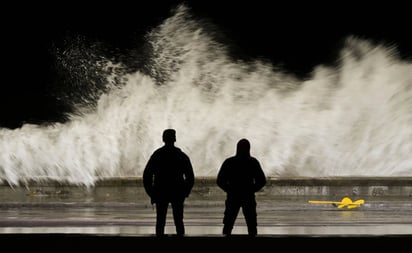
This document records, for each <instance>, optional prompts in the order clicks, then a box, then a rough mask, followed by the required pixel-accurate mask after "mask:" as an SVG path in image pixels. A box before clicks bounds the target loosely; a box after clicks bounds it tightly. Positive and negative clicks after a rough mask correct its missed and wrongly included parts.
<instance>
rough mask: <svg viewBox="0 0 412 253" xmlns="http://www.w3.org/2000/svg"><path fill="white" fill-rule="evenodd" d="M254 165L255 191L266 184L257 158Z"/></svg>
mask: <svg viewBox="0 0 412 253" xmlns="http://www.w3.org/2000/svg"><path fill="white" fill-rule="evenodd" d="M255 166H256V167H255V192H257V191H260V190H261V189H262V188H263V186H265V185H266V175H265V173H264V172H263V169H262V167H261V166H260V163H259V161H258V160H256V164H255Z"/></svg>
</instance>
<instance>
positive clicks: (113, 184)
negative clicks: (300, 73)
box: [0, 177, 412, 205]
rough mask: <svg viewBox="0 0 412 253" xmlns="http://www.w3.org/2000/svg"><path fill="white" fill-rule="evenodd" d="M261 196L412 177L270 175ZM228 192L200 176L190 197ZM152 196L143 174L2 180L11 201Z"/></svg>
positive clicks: (386, 185)
mask: <svg viewBox="0 0 412 253" xmlns="http://www.w3.org/2000/svg"><path fill="white" fill-rule="evenodd" d="M257 195H258V197H259V198H261V199H272V198H288V197H302V196H319V197H334V196H336V197H339V196H359V197H365V196H373V197H412V178H409V177H407V178H349V177H347V178H345V177H339V178H338V177H334V178H268V183H267V185H266V186H265V187H264V188H263V189H262V191H260V192H258V193H257ZM224 198H225V194H224V192H223V191H222V190H221V189H219V188H218V187H217V186H216V179H215V178H196V182H195V186H194V188H193V191H192V194H191V196H190V199H191V200H192V201H193V202H196V201H210V202H211V203H212V202H213V201H217V202H221V201H222V200H223V199H224ZM142 200H143V202H147V203H149V199H148V197H147V195H146V193H145V191H144V189H143V184H142V180H141V178H110V179H105V180H100V181H97V182H96V183H95V185H94V186H92V187H86V186H82V185H73V184H70V183H65V182H59V181H53V180H41V181H27V182H25V183H22V184H20V185H19V186H12V185H9V184H7V183H4V182H3V183H2V184H0V202H1V203H2V205H7V203H17V202H18V203H31V204H34V203H43V202H47V203H50V202H54V201H55V202H65V203H71V202H73V203H85V204H87V203H102V204H104V203H109V202H110V203H112V202H116V203H134V202H139V203H140V202H142Z"/></svg>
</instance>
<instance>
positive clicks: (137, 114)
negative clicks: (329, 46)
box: [0, 6, 412, 185]
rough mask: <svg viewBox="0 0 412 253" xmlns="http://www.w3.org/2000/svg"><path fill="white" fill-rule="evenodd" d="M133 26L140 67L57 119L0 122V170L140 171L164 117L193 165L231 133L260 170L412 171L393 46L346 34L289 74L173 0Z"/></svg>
mask: <svg viewBox="0 0 412 253" xmlns="http://www.w3.org/2000/svg"><path fill="white" fill-rule="evenodd" d="M145 38H146V40H147V41H146V42H147V45H146V47H145V49H146V50H148V51H147V52H149V53H148V56H147V59H145V62H146V65H145V66H144V68H143V69H141V70H136V71H133V72H132V73H126V72H124V73H123V74H121V73H119V72H118V73H116V75H117V77H116V80H123V81H121V82H120V83H119V82H117V83H116V85H114V84H113V75H108V76H105V78H107V84H106V85H105V86H104V87H105V88H104V92H101V91H102V89H100V90H99V91H95V88H93V89H90V90H92V91H93V92H95V93H94V94H92V95H95V94H98V96H95V97H96V98H95V100H96V101H95V103H92V105H88V106H87V105H86V106H85V105H84V104H83V105H79V107H78V108H77V111H76V114H73V115H72V116H71V118H70V120H69V121H68V122H66V123H56V124H54V125H51V126H39V125H29V124H27V125H23V127H22V128H20V129H15V130H9V129H0V146H1V152H0V178H1V179H2V180H3V181H7V182H9V183H11V184H18V183H19V182H21V181H25V180H30V179H35V180H42V179H45V178H46V179H47V178H52V179H56V180H64V181H69V182H71V183H75V184H85V185H92V184H94V182H95V181H96V180H98V179H101V178H107V177H109V178H110V177H140V176H141V175H142V172H143V169H144V166H145V163H146V161H147V159H148V158H149V156H150V155H151V153H152V152H153V151H154V149H156V148H158V147H160V146H161V145H162V144H163V143H162V140H161V134H162V131H163V129H165V128H175V129H176V130H177V142H176V145H177V146H179V147H180V148H182V149H183V151H185V152H186V153H187V154H188V155H189V156H190V157H191V160H192V163H193V166H194V169H195V174H196V176H198V177H201V176H202V177H203V176H207V177H214V176H216V174H217V171H218V169H219V166H220V164H221V163H222V162H223V160H224V159H225V158H226V157H228V156H231V155H233V154H234V152H235V146H236V143H237V141H238V140H239V139H240V138H247V139H249V140H250V142H251V153H252V155H253V156H255V157H256V158H258V159H259V160H260V162H261V164H262V167H263V169H264V171H265V172H266V174H267V176H271V177H286V176H288V177H289V176H304V177H328V176H387V177H392V176H394V177H395V176H412V156H411V155H410V154H412V127H411V126H412V65H411V63H409V62H405V61H402V60H400V58H399V57H398V56H397V55H396V51H395V50H394V49H391V48H386V47H384V46H381V45H374V44H372V43H370V42H368V41H365V40H358V39H356V38H348V39H347V43H346V44H345V46H344V48H342V49H341V54H340V59H339V63H340V64H339V66H337V67H326V66H318V67H317V68H315V69H314V71H313V74H312V76H311V78H309V79H305V80H300V79H298V78H296V77H294V76H292V75H288V74H286V73H285V72H282V71H281V70H277V69H276V68H274V66H271V65H270V64H268V63H264V62H261V61H258V60H256V61H255V62H243V61H239V60H234V59H232V58H230V57H229V56H228V53H227V48H226V45H222V44H220V43H218V42H217V41H216V40H214V38H213V36H212V35H211V34H210V33H208V32H207V30H206V29H204V27H203V24H202V22H200V21H198V20H196V19H195V18H193V17H191V16H190V13H189V11H188V10H187V9H186V7H184V6H180V7H179V8H178V9H177V10H176V12H175V13H174V15H172V16H171V17H170V18H168V19H167V20H165V21H164V22H163V23H162V24H161V25H159V26H158V27H156V28H155V29H153V30H152V31H151V32H150V33H148V34H147V35H146V37H145ZM136 60H138V59H136ZM103 72H104V71H103ZM87 96H88V97H93V96H90V94H88V95H87ZM86 108H87V110H86Z"/></svg>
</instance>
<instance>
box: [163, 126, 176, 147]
mask: <svg viewBox="0 0 412 253" xmlns="http://www.w3.org/2000/svg"><path fill="white" fill-rule="evenodd" d="M162 138H163V142H164V143H165V144H166V145H171V144H173V143H175V141H176V130H174V129H166V130H164V131H163V136H162Z"/></svg>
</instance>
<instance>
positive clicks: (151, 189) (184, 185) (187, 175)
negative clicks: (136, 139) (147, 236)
mask: <svg viewBox="0 0 412 253" xmlns="http://www.w3.org/2000/svg"><path fill="white" fill-rule="evenodd" d="M175 141H176V131H175V130H174V129H166V130H164V131H163V142H164V146H163V147H161V148H159V149H157V150H156V151H155V152H154V153H153V154H152V155H151V157H150V159H149V161H148V162H147V165H146V167H145V169H144V172H143V185H144V188H145V190H146V193H147V194H148V195H149V197H150V198H151V202H152V204H155V205H156V236H164V235H165V234H164V230H165V225H166V216H167V209H168V206H169V204H171V206H172V210H173V219H174V224H175V227H176V235H177V236H184V234H185V226H184V222H183V213H184V210H183V209H184V201H185V199H186V198H187V197H188V196H189V194H190V192H191V191H192V188H193V185H194V173H193V168H192V164H191V162H190V159H189V157H188V156H187V155H186V154H185V153H184V152H183V151H182V150H181V149H180V148H177V147H175V145H174V143H175Z"/></svg>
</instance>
